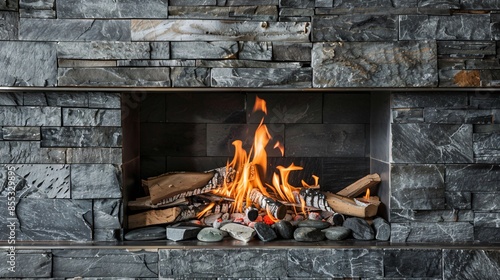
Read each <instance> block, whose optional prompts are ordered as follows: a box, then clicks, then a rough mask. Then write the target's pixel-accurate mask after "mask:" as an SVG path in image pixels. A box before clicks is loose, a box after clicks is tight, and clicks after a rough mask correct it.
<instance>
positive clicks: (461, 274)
mask: <svg viewBox="0 0 500 280" xmlns="http://www.w3.org/2000/svg"><path fill="white" fill-rule="evenodd" d="M443 269H444V271H443V279H456V280H466V279H495V278H498V275H499V274H500V252H499V251H498V250H464V249H461V250H458V249H444V250H443Z"/></svg>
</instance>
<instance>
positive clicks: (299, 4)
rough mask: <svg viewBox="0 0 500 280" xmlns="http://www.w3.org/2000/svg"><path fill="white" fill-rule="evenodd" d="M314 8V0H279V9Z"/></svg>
mask: <svg viewBox="0 0 500 280" xmlns="http://www.w3.org/2000/svg"><path fill="white" fill-rule="evenodd" d="M282 7H292V8H314V7H315V0H280V8H282Z"/></svg>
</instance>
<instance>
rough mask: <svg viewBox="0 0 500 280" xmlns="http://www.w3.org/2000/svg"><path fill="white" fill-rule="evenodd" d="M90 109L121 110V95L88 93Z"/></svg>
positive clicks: (114, 93)
mask: <svg viewBox="0 0 500 280" xmlns="http://www.w3.org/2000/svg"><path fill="white" fill-rule="evenodd" d="M86 94H87V95H88V98H89V101H88V102H89V105H88V106H89V107H90V108H109V109H111V108H114V109H120V108H121V94H120V93H116V92H87V93H86Z"/></svg>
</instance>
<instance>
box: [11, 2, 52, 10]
mask: <svg viewBox="0 0 500 280" xmlns="http://www.w3.org/2000/svg"><path fill="white" fill-rule="evenodd" d="M54 2H55V0H20V1H19V8H20V9H40V10H50V9H52V8H54Z"/></svg>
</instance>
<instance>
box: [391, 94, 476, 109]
mask: <svg viewBox="0 0 500 280" xmlns="http://www.w3.org/2000/svg"><path fill="white" fill-rule="evenodd" d="M467 99H468V98H467V93H464V92H454V93H452V94H451V93H441V92H395V93H393V94H391V108H414V107H465V106H467V105H468V101H467Z"/></svg>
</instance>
